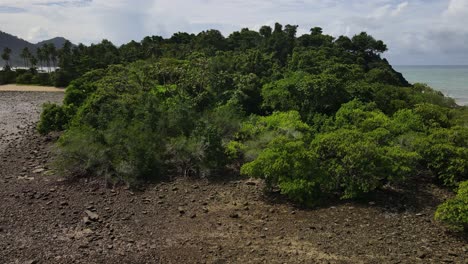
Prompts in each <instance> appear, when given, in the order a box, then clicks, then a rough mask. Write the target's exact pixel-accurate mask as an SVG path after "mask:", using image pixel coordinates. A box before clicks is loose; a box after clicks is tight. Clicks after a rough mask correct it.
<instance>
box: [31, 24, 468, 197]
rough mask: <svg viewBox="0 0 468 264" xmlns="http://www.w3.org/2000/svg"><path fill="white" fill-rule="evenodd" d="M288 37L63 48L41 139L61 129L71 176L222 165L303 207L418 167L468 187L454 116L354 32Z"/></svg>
mask: <svg viewBox="0 0 468 264" xmlns="http://www.w3.org/2000/svg"><path fill="white" fill-rule="evenodd" d="M296 30H297V27H296V26H292V25H287V26H285V27H284V28H283V27H282V26H281V25H279V24H276V25H275V28H274V29H272V28H270V27H268V26H265V27H262V28H261V29H260V31H259V32H255V31H251V30H248V29H242V30H241V31H239V32H234V33H233V34H231V35H230V36H229V37H228V38H224V36H222V35H221V34H220V33H219V32H218V31H216V30H210V31H204V32H201V33H200V34H198V35H190V34H186V33H177V34H174V35H173V36H172V37H171V38H169V39H163V38H160V37H147V38H145V39H144V40H143V41H142V42H140V43H137V42H131V43H129V44H126V45H123V46H121V47H120V48H116V47H114V46H113V45H112V43H110V42H108V41H103V42H102V43H101V44H98V45H93V46H90V47H85V46H82V45H81V46H78V47H76V48H70V49H67V48H66V47H64V50H62V51H61V54H62V57H60V62H59V65H61V69H60V71H59V72H57V74H56V76H57V79H60V78H62V79H61V80H62V81H63V82H64V83H67V80H71V79H74V80H73V81H72V82H71V83H70V85H69V86H68V88H67V90H66V96H65V100H64V103H63V105H62V106H54V105H47V106H46V108H45V110H44V112H43V114H42V119H41V123H40V124H39V130H40V131H41V132H42V133H47V132H49V131H53V130H63V129H64V130H65V132H64V134H63V136H62V137H61V139H60V141H59V145H60V148H59V149H60V151H61V152H60V155H59V158H60V164H61V165H62V166H61V167H62V168H63V169H65V170H68V171H72V172H73V174H86V175H88V174H92V175H102V176H104V177H108V178H109V179H118V180H125V181H129V182H134V181H140V180H143V179H160V178H161V177H166V176H177V175H185V176H220V175H221V174H222V171H224V170H226V169H230V170H234V171H235V172H240V173H241V174H243V175H246V176H250V177H258V178H262V179H265V181H266V183H267V186H268V187H269V188H278V189H279V190H280V191H281V192H282V193H283V194H285V195H287V196H288V197H289V198H291V199H292V200H295V201H297V202H300V203H304V204H316V203H317V202H320V200H321V199H322V198H324V197H329V196H337V197H340V198H343V199H347V198H356V197H360V196H362V195H363V194H365V193H368V192H371V191H373V190H375V189H378V188H381V187H382V186H384V185H386V184H394V183H397V182H403V181H405V180H407V179H409V178H411V177H417V175H418V174H419V172H420V171H421V170H423V171H427V172H430V173H431V174H432V175H433V176H434V179H435V181H436V182H439V183H441V184H445V185H447V186H456V185H457V184H458V183H459V182H461V181H464V180H467V179H468V175H467V173H468V168H467V164H468V162H467V159H468V156H467V142H468V127H467V120H466V116H467V110H466V108H461V107H458V106H456V104H455V103H454V101H453V100H452V99H450V98H446V97H444V96H443V95H442V94H441V93H439V92H436V91H434V90H432V89H431V88H430V87H427V86H426V85H421V84H417V85H413V86H411V85H409V84H408V83H407V82H406V80H405V79H404V78H403V76H402V75H401V74H399V73H397V72H395V71H394V70H393V69H392V67H391V66H390V65H389V64H388V62H387V61H386V60H385V59H381V57H380V54H381V53H382V52H385V51H386V50H387V47H386V46H385V44H384V43H383V42H382V41H378V40H375V39H374V38H373V37H371V36H369V35H367V34H366V33H361V34H359V35H356V36H354V37H352V38H348V37H344V36H341V37H339V38H337V39H334V38H333V37H331V36H328V35H324V34H323V33H322V31H321V29H320V28H313V29H311V33H310V34H306V35H303V36H300V37H296ZM67 50H68V51H67ZM108 65H111V66H108ZM92 69H94V70H92ZM85 72H87V73H85ZM84 73H85V74H84ZM78 76H79V78H76V77H78ZM75 78H76V79H75Z"/></svg>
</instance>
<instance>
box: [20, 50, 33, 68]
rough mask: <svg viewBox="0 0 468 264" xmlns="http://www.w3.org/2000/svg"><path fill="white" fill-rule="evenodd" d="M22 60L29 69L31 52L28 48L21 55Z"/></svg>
mask: <svg viewBox="0 0 468 264" xmlns="http://www.w3.org/2000/svg"><path fill="white" fill-rule="evenodd" d="M20 56H21V58H22V59H23V62H24V66H26V67H28V68H29V58H30V57H31V52H30V51H29V48H28V47H25V48H24V49H23V50H22V51H21V54H20Z"/></svg>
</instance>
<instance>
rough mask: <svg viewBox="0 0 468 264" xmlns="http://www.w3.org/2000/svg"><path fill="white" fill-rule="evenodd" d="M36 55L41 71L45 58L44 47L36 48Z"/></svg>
mask: <svg viewBox="0 0 468 264" xmlns="http://www.w3.org/2000/svg"><path fill="white" fill-rule="evenodd" d="M36 53H37V60H38V61H39V67H40V68H41V70H42V68H43V66H44V62H45V61H46V56H47V55H46V50H45V47H44V46H43V47H42V48H37V50H36Z"/></svg>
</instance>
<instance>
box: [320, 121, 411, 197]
mask: <svg viewBox="0 0 468 264" xmlns="http://www.w3.org/2000/svg"><path fill="white" fill-rule="evenodd" d="M375 132H376V131H373V132H370V133H362V132H359V131H358V130H349V129H340V130H337V131H334V132H330V133H326V134H319V135H318V136H317V137H316V138H315V139H314V141H313V142H312V150H313V151H314V152H315V153H316V156H317V157H319V164H320V167H321V169H322V170H323V171H324V172H325V175H326V176H325V177H326V179H327V182H326V183H325V184H324V186H323V188H324V189H325V190H326V191H328V192H330V193H331V192H339V193H340V195H341V198H355V197H359V196H360V195H362V194H364V193H367V192H370V191H372V190H375V189H376V188H379V187H381V186H382V185H383V184H385V183H387V182H389V181H390V182H395V181H401V180H403V179H405V177H407V176H410V175H411V174H412V173H413V172H414V166H415V164H416V162H417V160H418V158H419V156H418V155H417V154H416V153H415V152H410V151H407V150H405V149H403V148H401V147H399V146H391V145H387V146H385V145H380V144H379V143H378V140H375V137H374V135H375Z"/></svg>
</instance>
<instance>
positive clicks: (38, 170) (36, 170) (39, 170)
mask: <svg viewBox="0 0 468 264" xmlns="http://www.w3.org/2000/svg"><path fill="white" fill-rule="evenodd" d="M44 171H45V169H44V168H39V169H35V170H33V171H32V173H36V174H39V173H42V172H44Z"/></svg>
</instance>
